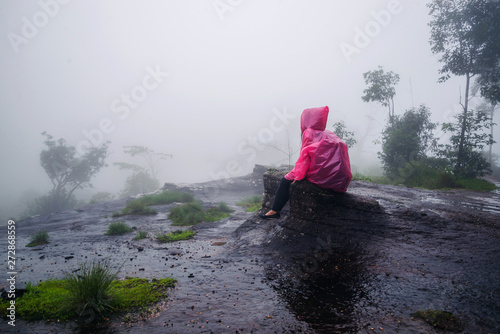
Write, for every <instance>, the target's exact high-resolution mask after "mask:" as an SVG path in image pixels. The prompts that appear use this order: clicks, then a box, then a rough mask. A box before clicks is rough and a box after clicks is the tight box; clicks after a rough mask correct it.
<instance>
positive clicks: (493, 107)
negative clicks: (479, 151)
mask: <svg viewBox="0 0 500 334" xmlns="http://www.w3.org/2000/svg"><path fill="white" fill-rule="evenodd" d="M494 113H495V105H494V104H491V110H490V135H491V139H493V126H494V125H495V123H493V114H494ZM492 149H493V143H490V150H489V152H488V162H489V163H490V168H491V167H492V166H493V165H492V163H493V159H492V156H491V155H492V152H491V150H492Z"/></svg>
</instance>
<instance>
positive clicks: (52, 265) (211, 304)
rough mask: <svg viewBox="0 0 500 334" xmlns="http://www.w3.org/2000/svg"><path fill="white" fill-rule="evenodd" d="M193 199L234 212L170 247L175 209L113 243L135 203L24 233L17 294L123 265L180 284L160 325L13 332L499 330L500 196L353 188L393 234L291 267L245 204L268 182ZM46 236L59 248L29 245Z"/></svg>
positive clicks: (72, 325) (321, 243) (218, 188)
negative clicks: (437, 324)
mask: <svg viewBox="0 0 500 334" xmlns="http://www.w3.org/2000/svg"><path fill="white" fill-rule="evenodd" d="M189 188H190V189H191V190H193V191H194V192H195V194H196V197H198V198H199V199H200V200H202V201H203V202H204V203H205V204H206V205H209V204H210V203H217V202H219V201H225V202H227V203H229V204H230V206H231V207H232V208H234V209H235V213H234V214H233V215H232V216H231V217H230V218H227V219H224V220H222V221H219V222H214V223H203V224H200V225H198V226H196V227H194V229H195V230H196V231H197V235H196V237H195V238H194V239H192V240H188V241H181V242H176V243H172V244H159V243H158V242H156V241H155V239H154V236H155V235H156V234H157V233H160V232H161V233H163V232H169V231H172V230H174V229H177V228H176V227H172V226H170V223H171V221H170V220H169V219H168V218H167V215H168V211H169V209H170V208H171V207H172V206H174V205H175V204H171V205H162V206H157V207H155V209H156V210H158V211H159V212H160V213H159V214H158V215H155V216H140V217H133V216H125V217H121V218H120V220H122V221H125V222H126V223H127V224H129V225H130V226H134V227H136V228H137V229H138V230H143V231H147V232H148V238H147V239H143V240H139V241H135V240H133V238H134V236H135V233H132V234H129V235H125V236H105V235H104V233H105V231H106V229H107V224H108V223H110V222H112V221H116V219H113V218H111V214H112V212H114V211H118V210H120V209H121V208H123V207H124V206H125V203H126V201H125V200H122V201H115V202H111V203H106V204H95V205H92V206H88V207H85V208H82V210H79V211H68V212H61V213H55V214H52V215H50V216H45V217H35V218H31V219H28V220H26V221H22V222H19V223H18V227H17V232H18V234H17V240H16V241H17V245H18V248H17V253H16V255H17V257H18V261H17V263H16V267H17V271H18V275H17V285H18V286H22V285H23V284H25V282H32V283H36V282H38V281H40V280H47V279H49V278H62V277H63V276H64V273H65V272H71V271H72V270H74V269H76V268H77V267H78V266H79V264H81V263H82V262H84V261H86V260H89V259H94V258H101V257H102V258H106V257H111V258H112V263H113V264H114V265H116V266H119V265H121V264H122V263H123V267H122V269H121V271H120V273H119V277H120V278H124V277H126V276H133V277H141V278H148V279H151V278H154V277H156V278H162V277H174V278H176V279H177V280H178V283H177V285H176V287H175V288H174V289H172V290H170V292H169V297H168V301H166V302H163V303H162V304H161V305H160V306H159V310H158V312H155V313H154V314H153V315H152V316H151V317H150V318H149V319H148V320H146V321H143V320H139V321H138V322H135V323H129V324H126V323H123V322H122V321H121V318H119V317H117V318H112V319H111V320H110V321H109V322H107V323H106V324H105V325H103V326H101V327H92V328H88V327H85V326H81V325H79V324H77V323H76V322H74V321H69V322H65V323H54V322H51V321H47V322H34V323H33V322H29V323H27V322H24V321H22V320H20V319H18V320H17V322H16V324H17V325H16V327H15V328H13V327H11V326H8V325H7V324H6V321H5V320H0V321H1V323H0V329H1V331H2V333H3V332H6V333H7V332H9V333H10V332H12V333H110V334H111V333H145V332H147V333H151V334H153V333H374V332H385V333H442V331H439V330H435V329H433V328H432V327H430V326H429V325H428V324H426V323H425V322H423V321H421V320H415V319H412V318H411V315H410V314H411V313H412V312H415V311H416V310H419V309H429V308H435V309H440V310H445V311H449V312H452V313H453V314H456V315H457V316H458V317H459V318H460V319H462V321H463V323H464V324H465V325H466V327H465V330H464V331H463V333H498V332H499V328H500V238H499V236H500V234H499V226H498V224H499V223H500V194H496V193H480V192H465V191H451V192H441V191H426V190H419V189H409V188H403V187H393V186H381V185H374V184H370V183H366V182H353V183H352V185H351V187H350V189H349V192H352V193H354V194H360V195H363V196H367V197H370V198H373V199H375V200H376V201H378V202H379V203H380V205H381V207H382V208H383V210H384V215H383V216H382V218H381V219H383V220H384V221H383V226H384V229H383V230H381V231H380V233H375V234H373V236H372V237H371V239H370V241H369V242H368V241H366V240H365V241H363V242H360V243H357V244H351V245H349V246H348V247H347V246H345V245H339V244H338V243H336V242H332V241H331V240H321V239H319V240H317V245H316V246H315V247H316V248H315V249H314V251H313V252H310V253H308V254H296V255H295V257H293V256H294V254H293V252H292V251H293V247H291V246H290V245H288V246H285V245H283V247H281V245H280V239H279V238H278V236H279V235H282V234H283V233H284V231H285V230H286V221H287V217H286V215H285V216H284V217H283V218H282V219H280V220H279V221H271V222H268V221H261V220H259V219H257V218H256V217H255V214H253V213H245V212H243V211H242V209H241V208H239V207H238V206H236V205H235V203H236V202H237V201H238V200H240V199H242V198H245V197H248V196H250V195H253V194H256V193H257V194H261V193H262V191H263V189H262V184H261V182H259V179H258V178H257V179H241V180H239V181H237V182H234V183H224V184H218V185H213V184H204V185H195V186H190V187H189ZM40 229H44V230H46V231H48V233H49V235H50V237H51V243H50V244H48V245H45V246H40V247H35V248H29V247H25V246H24V245H26V244H27V243H28V240H29V236H30V235H31V234H33V233H35V232H37V231H39V230H40ZM4 239H6V238H4ZM6 245H7V243H6V240H0V247H3V249H7V246H6ZM287 247H288V248H287ZM285 249H287V250H285ZM4 262H6V261H4ZM3 268H6V264H5V265H4V266H3ZM6 271H7V270H5V275H7V274H6ZM1 286H3V285H2V284H0V287H1ZM88 318H89V319H88V320H90V319H91V318H92V315H88Z"/></svg>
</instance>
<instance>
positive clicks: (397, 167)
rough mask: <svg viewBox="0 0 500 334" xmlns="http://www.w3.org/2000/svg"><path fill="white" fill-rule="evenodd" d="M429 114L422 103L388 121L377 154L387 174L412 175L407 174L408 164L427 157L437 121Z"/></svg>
mask: <svg viewBox="0 0 500 334" xmlns="http://www.w3.org/2000/svg"><path fill="white" fill-rule="evenodd" d="M430 115H431V113H430V111H429V109H428V108H427V107H425V106H423V105H422V106H420V107H419V108H418V109H417V108H411V109H409V110H407V111H406V112H405V113H404V115H396V116H394V117H393V119H392V122H389V123H388V124H387V126H386V128H385V129H384V131H383V132H382V152H379V154H378V155H379V158H380V160H381V161H382V163H383V167H384V171H385V174H386V175H387V176H388V177H390V178H392V179H397V178H401V177H408V176H411V175H404V174H405V173H407V170H408V167H409V165H411V164H414V163H415V162H417V161H423V160H425V158H426V157H427V152H428V151H430V150H432V149H433V139H434V135H433V133H432V131H433V130H434V129H435V128H436V126H437V124H436V123H432V122H431V121H430ZM410 167H411V166H410ZM405 168H406V169H405ZM402 182H403V181H402Z"/></svg>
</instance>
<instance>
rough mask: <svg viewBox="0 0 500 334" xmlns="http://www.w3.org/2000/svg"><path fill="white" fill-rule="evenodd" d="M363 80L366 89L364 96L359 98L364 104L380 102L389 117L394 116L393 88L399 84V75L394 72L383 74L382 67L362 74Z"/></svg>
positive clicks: (394, 92)
mask: <svg viewBox="0 0 500 334" xmlns="http://www.w3.org/2000/svg"><path fill="white" fill-rule="evenodd" d="M363 78H364V79H365V83H366V84H367V85H368V88H367V89H365V90H364V91H363V93H364V94H365V95H363V96H362V97H361V99H362V100H363V101H364V102H371V101H375V102H380V103H381V104H382V105H383V106H384V107H388V108H389V117H393V116H394V95H395V94H396V89H395V88H394V87H395V86H396V85H397V84H398V82H399V75H398V74H396V73H394V72H392V71H391V72H387V73H386V72H384V69H383V68H382V66H379V67H378V70H374V71H368V72H365V73H363Z"/></svg>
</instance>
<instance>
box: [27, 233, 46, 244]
mask: <svg viewBox="0 0 500 334" xmlns="http://www.w3.org/2000/svg"><path fill="white" fill-rule="evenodd" d="M48 243H49V234H48V233H47V231H40V232H37V233H35V234H33V235H32V236H31V237H30V242H29V243H28V244H27V245H26V247H34V246H39V245H45V244H48Z"/></svg>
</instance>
